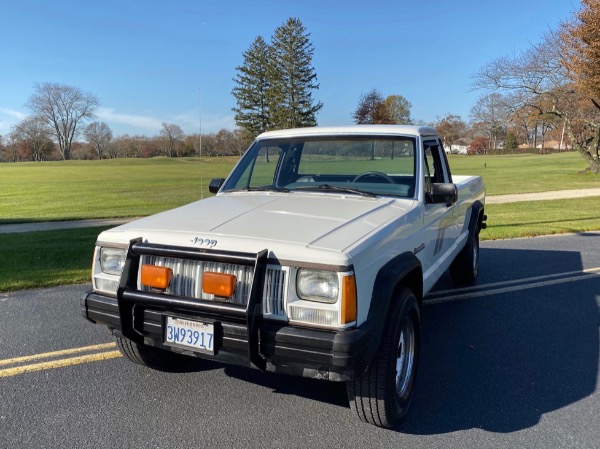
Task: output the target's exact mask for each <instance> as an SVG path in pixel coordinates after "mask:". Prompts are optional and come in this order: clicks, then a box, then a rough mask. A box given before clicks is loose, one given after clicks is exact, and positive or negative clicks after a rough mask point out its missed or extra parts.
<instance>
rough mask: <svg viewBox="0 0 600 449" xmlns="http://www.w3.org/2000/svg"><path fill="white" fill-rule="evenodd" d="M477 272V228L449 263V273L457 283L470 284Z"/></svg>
mask: <svg viewBox="0 0 600 449" xmlns="http://www.w3.org/2000/svg"><path fill="white" fill-rule="evenodd" d="M478 272H479V229H477V230H476V231H475V232H474V233H473V235H470V236H469V240H468V241H467V244H466V245H465V247H464V248H463V249H462V251H461V252H460V253H458V256H456V259H454V261H453V262H452V264H451V265H450V275H451V276H452V279H453V280H454V282H456V283H457V284H463V285H467V284H472V283H474V282H475V279H477V273H478Z"/></svg>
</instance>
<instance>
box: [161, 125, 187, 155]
mask: <svg viewBox="0 0 600 449" xmlns="http://www.w3.org/2000/svg"><path fill="white" fill-rule="evenodd" d="M160 135H161V136H162V137H163V138H164V139H165V144H166V148H165V153H166V154H167V156H169V157H173V155H175V156H177V155H178V149H179V144H180V143H181V142H182V141H183V138H184V137H185V133H184V132H183V130H182V129H181V127H180V126H179V125H175V124H173V123H165V122H163V123H162V129H161V130H160Z"/></svg>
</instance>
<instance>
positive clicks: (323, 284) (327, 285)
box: [296, 269, 340, 304]
mask: <svg viewBox="0 0 600 449" xmlns="http://www.w3.org/2000/svg"><path fill="white" fill-rule="evenodd" d="M339 290H340V286H339V281H338V274H337V273H336V272H333V271H322V270H307V269H300V270H298V275H297V277H296V292H297V293H298V297H299V298H301V299H304V300H307V301H317V302H325V303H328V304H333V303H335V302H336V301H337V300H338V294H339Z"/></svg>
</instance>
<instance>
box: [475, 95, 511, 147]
mask: <svg viewBox="0 0 600 449" xmlns="http://www.w3.org/2000/svg"><path fill="white" fill-rule="evenodd" d="M509 117H510V112H509V108H508V106H507V103H506V101H505V98H504V97H503V96H502V95H500V94H498V93H492V94H489V95H484V96H483V97H481V98H479V100H477V102H476V103H475V105H474V106H473V107H472V108H471V120H472V121H473V122H474V123H478V124H479V128H480V129H484V130H485V133H486V134H487V136H488V139H489V148H490V149H494V148H497V146H498V145H497V143H498V139H500V138H501V137H502V134H503V132H504V129H505V127H506V125H507V123H508V120H509Z"/></svg>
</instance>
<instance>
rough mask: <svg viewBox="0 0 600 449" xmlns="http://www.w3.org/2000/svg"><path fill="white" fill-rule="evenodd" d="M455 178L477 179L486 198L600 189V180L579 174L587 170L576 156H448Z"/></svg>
mask: <svg viewBox="0 0 600 449" xmlns="http://www.w3.org/2000/svg"><path fill="white" fill-rule="evenodd" d="M449 163H450V167H451V169H452V173H453V174H456V175H479V176H481V177H482V178H483V181H484V183H485V186H486V190H487V194H488V195H504V194H510V193H533V192H548V191H552V190H568V189H585V188H588V187H590V188H592V187H593V188H596V187H600V176H595V175H592V174H580V173H579V172H581V171H582V170H584V169H585V168H586V166H587V165H586V163H585V161H584V160H583V159H582V158H581V156H580V155H579V153H575V152H569V153H558V154H545V155H538V154H522V155H510V156H457V155H450V157H449Z"/></svg>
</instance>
